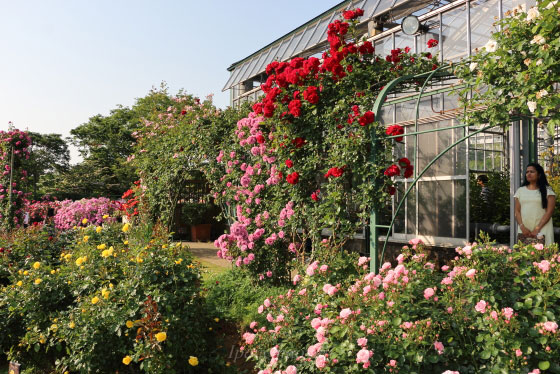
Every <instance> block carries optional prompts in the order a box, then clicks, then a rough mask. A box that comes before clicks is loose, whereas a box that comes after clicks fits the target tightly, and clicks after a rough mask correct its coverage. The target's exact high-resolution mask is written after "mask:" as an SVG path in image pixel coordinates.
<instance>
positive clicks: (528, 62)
mask: <svg viewBox="0 0 560 374" xmlns="http://www.w3.org/2000/svg"><path fill="white" fill-rule="evenodd" d="M523 63H524V64H525V65H527V66H529V65H531V59H530V58H526V59H525V60H523Z"/></svg>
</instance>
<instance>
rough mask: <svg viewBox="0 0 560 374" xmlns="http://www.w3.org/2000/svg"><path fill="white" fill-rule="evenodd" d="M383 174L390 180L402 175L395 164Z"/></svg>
mask: <svg viewBox="0 0 560 374" xmlns="http://www.w3.org/2000/svg"><path fill="white" fill-rule="evenodd" d="M383 174H385V175H386V176H388V177H389V178H391V177H394V176H396V175H400V174H401V169H399V167H398V166H397V165H395V164H393V165H391V166H389V167H388V168H387V169H386V170H385V172H383Z"/></svg>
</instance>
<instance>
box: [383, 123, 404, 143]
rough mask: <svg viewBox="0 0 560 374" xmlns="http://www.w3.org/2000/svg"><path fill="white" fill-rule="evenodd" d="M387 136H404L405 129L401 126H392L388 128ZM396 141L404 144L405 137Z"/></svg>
mask: <svg viewBox="0 0 560 374" xmlns="http://www.w3.org/2000/svg"><path fill="white" fill-rule="evenodd" d="M385 134H387V135H388V136H395V135H402V134H404V128H403V127H402V126H399V125H391V126H389V127H387V129H386V130H385ZM395 140H396V141H397V142H402V141H403V137H402V136H400V137H398V138H395Z"/></svg>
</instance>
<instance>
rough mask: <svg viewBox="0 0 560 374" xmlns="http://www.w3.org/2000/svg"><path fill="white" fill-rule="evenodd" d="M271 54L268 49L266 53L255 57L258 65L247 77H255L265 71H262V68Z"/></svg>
mask: <svg viewBox="0 0 560 374" xmlns="http://www.w3.org/2000/svg"><path fill="white" fill-rule="evenodd" d="M269 52H270V49H267V50H266V51H263V52H261V54H260V55H258V56H255V60H256V61H257V63H256V64H255V65H254V66H253V68H252V69H251V71H248V72H247V77H253V76H255V75H257V74H258V73H260V72H262V71H263V70H264V69H262V70H261V67H262V66H263V62H264V61H265V58H266V56H267V55H268V53H269Z"/></svg>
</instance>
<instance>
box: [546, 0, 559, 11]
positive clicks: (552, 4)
mask: <svg viewBox="0 0 560 374" xmlns="http://www.w3.org/2000/svg"><path fill="white" fill-rule="evenodd" d="M557 2H558V0H554V1H551V2H550V3H548V5H547V6H546V9H551V8H553V7H554V6H555V5H556V3H557Z"/></svg>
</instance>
